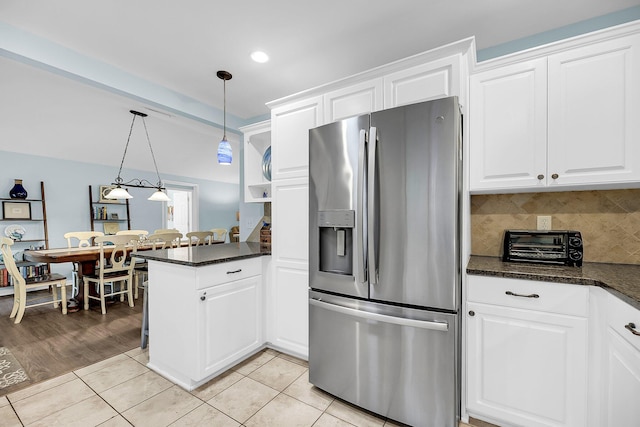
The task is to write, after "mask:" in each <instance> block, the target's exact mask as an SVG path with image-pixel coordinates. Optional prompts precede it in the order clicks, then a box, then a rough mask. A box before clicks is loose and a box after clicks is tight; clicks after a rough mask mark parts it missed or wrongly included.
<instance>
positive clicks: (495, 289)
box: [467, 276, 589, 317]
mask: <svg viewBox="0 0 640 427" xmlns="http://www.w3.org/2000/svg"><path fill="white" fill-rule="evenodd" d="M467 284H468V286H467V300H468V301H473V302H481V303H486V304H494V305H502V306H505V307H514V308H524V309H527V310H537V311H543V312H548V313H559V314H568V315H572V316H582V317H586V316H587V315H588V312H589V288H588V287H587V286H581V285H567V284H563V283H549V282H538V281H534V280H520V279H508V278H502V277H486V276H468V280H467ZM512 294H515V295H512ZM533 295H537V297H533Z"/></svg>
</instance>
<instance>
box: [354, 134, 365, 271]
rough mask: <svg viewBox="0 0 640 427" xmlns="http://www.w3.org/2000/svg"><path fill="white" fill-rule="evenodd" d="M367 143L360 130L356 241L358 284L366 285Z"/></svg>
mask: <svg viewBox="0 0 640 427" xmlns="http://www.w3.org/2000/svg"><path fill="white" fill-rule="evenodd" d="M366 143H367V131H366V130H364V129H360V138H359V141H358V181H357V183H356V185H357V188H356V199H357V201H356V229H355V241H356V254H355V258H356V260H355V261H356V282H358V283H364V282H366V281H367V272H366V270H365V265H366V258H365V257H366V254H365V253H364V252H365V249H364V248H365V244H364V239H365V231H364V196H365V193H364V180H365V175H364V173H365V171H364V166H365V165H364V162H365V149H366Z"/></svg>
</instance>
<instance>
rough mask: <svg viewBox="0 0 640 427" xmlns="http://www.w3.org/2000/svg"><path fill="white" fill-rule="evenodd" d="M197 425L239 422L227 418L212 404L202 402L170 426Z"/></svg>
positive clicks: (222, 425) (233, 426) (230, 426)
mask: <svg viewBox="0 0 640 427" xmlns="http://www.w3.org/2000/svg"><path fill="white" fill-rule="evenodd" d="M199 426H203V427H204V426H215V427H239V426H240V423H238V422H237V421H236V420H234V419H232V418H229V417H228V416H226V415H225V414H223V413H222V412H220V411H218V410H217V409H216V408H214V407H213V406H210V405H208V404H206V403H203V404H202V405H200V406H198V407H197V408H196V409H194V410H193V411H191V412H189V413H188V414H187V415H185V416H184V417H182V418H180V419H179V420H178V421H176V422H175V423H173V424H171V427H199Z"/></svg>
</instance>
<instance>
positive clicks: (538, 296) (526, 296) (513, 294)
mask: <svg viewBox="0 0 640 427" xmlns="http://www.w3.org/2000/svg"><path fill="white" fill-rule="evenodd" d="M505 294H507V295H511V296H512V297H522V298H540V295H538V294H529V295H522V294H516V293H515V292H511V291H507V292H505Z"/></svg>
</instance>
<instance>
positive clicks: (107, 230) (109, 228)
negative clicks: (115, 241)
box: [104, 222, 120, 234]
mask: <svg viewBox="0 0 640 427" xmlns="http://www.w3.org/2000/svg"><path fill="white" fill-rule="evenodd" d="M118 231H120V225H119V224H118V223H117V222H105V223H104V234H116V233H117V232H118Z"/></svg>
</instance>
